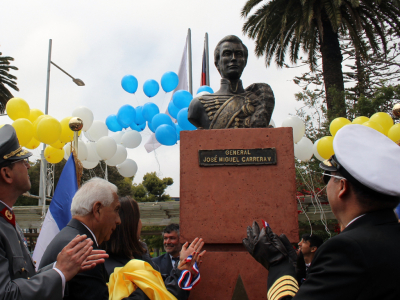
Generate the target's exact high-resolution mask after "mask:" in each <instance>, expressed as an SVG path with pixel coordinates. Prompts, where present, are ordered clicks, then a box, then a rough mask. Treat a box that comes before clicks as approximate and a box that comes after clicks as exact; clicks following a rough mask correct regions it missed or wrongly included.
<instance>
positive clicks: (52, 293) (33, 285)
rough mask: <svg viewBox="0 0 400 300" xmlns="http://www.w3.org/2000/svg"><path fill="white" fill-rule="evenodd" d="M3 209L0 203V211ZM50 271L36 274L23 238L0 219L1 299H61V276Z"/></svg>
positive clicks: (50, 268) (47, 267)
mask: <svg viewBox="0 0 400 300" xmlns="http://www.w3.org/2000/svg"><path fill="white" fill-rule="evenodd" d="M4 208H5V206H4V205H3V204H2V203H0V211H1V210H3V209H4ZM16 226H18V224H16ZM53 262H54V261H52V262H51V263H53ZM52 268H53V265H52V264H51V265H49V266H46V267H45V268H43V269H41V270H40V271H39V273H36V271H35V266H34V264H33V262H32V259H31V256H30V254H29V252H28V249H27V248H26V246H25V244H24V242H23V240H22V237H21V236H20V234H19V233H18V231H17V230H16V228H15V227H14V226H13V225H11V224H10V223H8V222H7V221H6V220H5V219H4V218H3V217H2V216H0V299H7V300H17V299H18V300H19V299H27V300H30V299H32V300H34V299H44V300H47V299H48V300H50V299H60V300H61V299H62V280H61V276H60V275H59V274H58V273H57V271H55V270H52Z"/></svg>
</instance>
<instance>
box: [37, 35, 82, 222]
mask: <svg viewBox="0 0 400 300" xmlns="http://www.w3.org/2000/svg"><path fill="white" fill-rule="evenodd" d="M51 43H52V40H51V39H50V40H49V56H48V62H47V85H46V106H45V112H44V113H45V115H48V113H49V90H50V64H53V65H54V66H56V67H57V68H58V69H60V70H61V71H63V72H64V73H65V74H67V75H68V76H69V77H71V78H72V81H73V82H74V83H75V84H76V85H78V86H84V85H85V83H84V82H83V81H82V80H81V79H79V78H74V77H73V76H71V75H70V74H68V73H67V72H66V71H64V70H63V69H62V68H60V67H59V66H57V65H56V64H55V63H53V62H52V61H51ZM45 147H46V146H45V145H44V144H43V149H42V151H41V152H40V159H41V162H40V183H39V203H38V205H39V206H40V205H43V211H42V212H43V215H44V213H45V210H46V186H47V181H48V180H47V161H46V159H45V158H44V149H45Z"/></svg>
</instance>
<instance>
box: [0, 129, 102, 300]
mask: <svg viewBox="0 0 400 300" xmlns="http://www.w3.org/2000/svg"><path fill="white" fill-rule="evenodd" d="M31 155H32V153H30V152H29V151H27V150H25V149H22V148H21V146H20V145H19V142H18V139H17V135H16V133H15V130H14V128H13V127H12V126H11V125H4V126H3V127H2V128H0V299H7V300H11V299H12V300H16V299H49V300H50V299H62V297H63V294H64V287H65V282H66V281H69V280H70V279H72V278H73V277H74V276H75V275H76V274H77V273H78V272H79V271H87V270H90V269H92V268H94V267H95V266H96V264H98V263H101V262H104V259H103V258H105V257H107V255H106V254H104V252H103V251H95V252H92V249H93V247H92V244H93V242H92V241H91V240H90V239H87V238H86V236H84V235H82V236H77V237H75V238H74V239H73V240H72V241H71V242H70V243H69V244H68V245H66V246H65V247H64V248H63V249H62V250H61V251H60V252H59V254H58V255H57V257H56V262H52V263H51V264H49V265H48V266H45V267H44V268H42V269H41V270H39V272H36V271H35V262H34V261H32V258H31V256H30V254H29V252H28V249H27V247H26V245H25V243H24V236H23V233H22V230H21V229H20V227H19V226H18V224H17V223H16V220H15V215H14V212H13V209H12V207H13V205H14V204H15V202H16V201H17V198H18V196H20V195H22V194H23V193H25V192H26V191H28V190H29V189H30V188H31V182H30V180H29V175H28V170H29V168H30V164H29V161H28V157H29V156H31ZM90 254H93V255H91V256H89V255H90Z"/></svg>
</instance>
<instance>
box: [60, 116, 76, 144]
mask: <svg viewBox="0 0 400 300" xmlns="http://www.w3.org/2000/svg"><path fill="white" fill-rule="evenodd" d="M71 118H72V117H65V118H64V119H62V120H61V121H60V124H61V136H60V141H61V142H63V143H68V142H70V141H72V140H73V139H74V132H73V131H72V130H71V129H70V128H69V120H71Z"/></svg>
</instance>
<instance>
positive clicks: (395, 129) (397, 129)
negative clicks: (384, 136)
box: [388, 124, 400, 143]
mask: <svg viewBox="0 0 400 300" xmlns="http://www.w3.org/2000/svg"><path fill="white" fill-rule="evenodd" d="M388 138H389V139H391V140H392V141H393V142H395V143H399V142H400V124H395V125H393V126H392V127H390V129H389V131H388Z"/></svg>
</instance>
